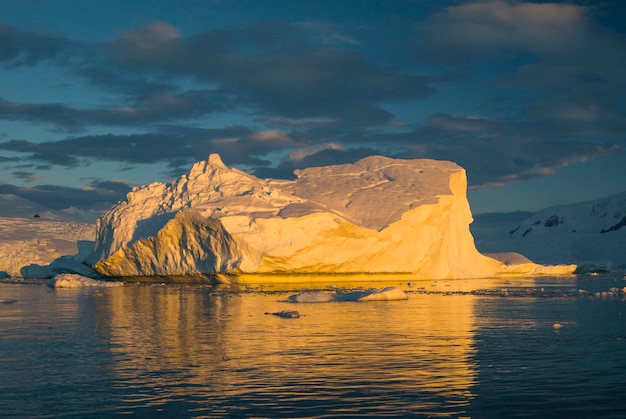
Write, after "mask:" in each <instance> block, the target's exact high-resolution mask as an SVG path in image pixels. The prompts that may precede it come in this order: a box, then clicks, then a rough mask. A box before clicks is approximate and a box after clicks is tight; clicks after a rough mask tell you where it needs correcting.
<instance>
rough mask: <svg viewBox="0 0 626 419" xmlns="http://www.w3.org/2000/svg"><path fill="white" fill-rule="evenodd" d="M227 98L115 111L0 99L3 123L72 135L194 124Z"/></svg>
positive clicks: (161, 99) (170, 99) (155, 99)
mask: <svg viewBox="0 0 626 419" xmlns="http://www.w3.org/2000/svg"><path fill="white" fill-rule="evenodd" d="M223 102H224V100H223V97H222V96H221V95H220V94H219V93H217V94H216V93H215V92H212V91H208V90H205V91H185V92H183V93H181V94H160V95H158V94H157V95H151V96H144V97H141V98H138V99H137V100H136V101H135V102H134V103H131V104H128V105H126V106H119V107H114V108H82V109H80V108H75V107H72V106H68V105H63V104H60V103H47V104H35V103H23V104H17V103H12V102H10V101H8V100H5V99H2V98H0V119H4V120H9V121H26V122H36V123H47V124H51V125H54V126H55V127H57V128H61V129H64V130H68V131H81V130H83V129H85V128H87V127H93V126H144V125H145V124H149V123H157V122H158V123H166V122H170V121H185V120H191V119H194V118H197V117H200V116H203V115H207V114H211V113H215V112H220V111H223V110H224V107H223V105H222V103H223Z"/></svg>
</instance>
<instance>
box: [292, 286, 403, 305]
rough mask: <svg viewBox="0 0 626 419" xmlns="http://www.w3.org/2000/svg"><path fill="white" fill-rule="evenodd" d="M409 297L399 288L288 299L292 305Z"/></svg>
mask: <svg viewBox="0 0 626 419" xmlns="http://www.w3.org/2000/svg"><path fill="white" fill-rule="evenodd" d="M408 298H409V297H408V295H407V294H406V293H405V292H404V291H402V290H401V289H400V288H397V287H385V288H378V289H373V290H367V291H350V292H337V293H334V294H331V293H327V292H324V291H313V292H303V293H300V294H294V295H291V296H289V297H288V298H287V301H288V302H290V303H327V302H331V301H397V300H408Z"/></svg>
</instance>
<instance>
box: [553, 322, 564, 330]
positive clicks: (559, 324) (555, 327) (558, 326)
mask: <svg viewBox="0 0 626 419" xmlns="http://www.w3.org/2000/svg"><path fill="white" fill-rule="evenodd" d="M561 327H563V325H562V324H561V323H554V324H553V325H552V328H553V329H555V330H556V329H560V328H561Z"/></svg>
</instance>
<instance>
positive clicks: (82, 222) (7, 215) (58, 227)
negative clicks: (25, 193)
mask: <svg viewBox="0 0 626 419" xmlns="http://www.w3.org/2000/svg"><path fill="white" fill-rule="evenodd" d="M90 217H91V214H90V213H88V212H85V211H79V210H75V209H69V210H52V209H50V208H47V207H45V206H43V205H40V204H36V203H34V202H31V201H29V200H26V199H23V198H20V197H18V196H15V195H9V194H5V195H0V277H2V276H23V277H29V278H33V277H38V278H46V277H49V276H50V275H52V274H54V273H55V272H56V273H58V272H78V273H87V270H86V267H84V266H82V265H81V263H80V262H81V261H82V260H83V259H84V258H85V257H86V255H87V254H88V253H89V252H91V250H92V248H93V240H94V237H95V223H94V222H89V221H86V219H87V220H88V219H89V218H90ZM72 267H73V268H72Z"/></svg>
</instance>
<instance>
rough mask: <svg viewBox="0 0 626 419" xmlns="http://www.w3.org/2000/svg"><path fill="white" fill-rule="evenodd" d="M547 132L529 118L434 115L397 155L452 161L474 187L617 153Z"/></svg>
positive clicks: (611, 145)
mask: <svg viewBox="0 0 626 419" xmlns="http://www.w3.org/2000/svg"><path fill="white" fill-rule="evenodd" d="M552 134H553V132H552V131H551V130H549V129H546V127H545V126H541V125H539V126H537V125H536V124H534V123H531V122H514V121H505V120H504V121H503V120H493V119H488V118H484V117H480V118H479V117H463V116H454V115H446V114H437V115H434V116H433V117H432V118H431V120H430V124H429V125H427V126H423V127H420V128H418V129H416V130H415V131H414V132H413V133H412V135H410V136H409V137H412V138H407V137H404V138H405V140H406V143H405V147H406V150H405V151H402V152H399V153H398V156H399V157H403V158H421V157H429V158H434V159H440V160H451V161H454V162H456V163H458V164H459V165H461V166H462V167H464V168H465V169H466V170H467V172H468V178H469V184H470V187H473V188H477V187H485V186H502V185H504V184H506V183H508V182H511V181H515V180H524V179H532V178H537V177H540V176H545V175H549V174H553V173H555V172H557V171H558V170H559V169H561V168H563V167H565V166H567V165H570V164H572V163H575V162H584V161H587V160H591V159H594V158H596V157H599V156H602V155H606V154H612V153H621V152H623V147H620V146H618V145H616V144H614V143H606V142H602V141H592V140H589V139H586V140H582V139H579V138H576V137H572V136H570V137H568V136H562V137H558V136H553V135H552ZM561 134H562V133H561ZM396 141H397V140H396Z"/></svg>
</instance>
